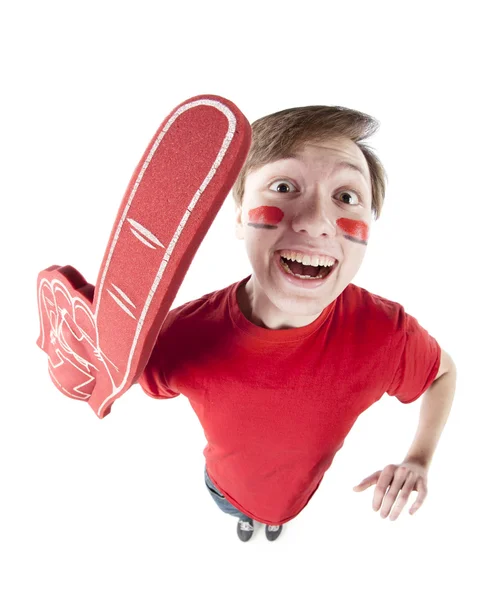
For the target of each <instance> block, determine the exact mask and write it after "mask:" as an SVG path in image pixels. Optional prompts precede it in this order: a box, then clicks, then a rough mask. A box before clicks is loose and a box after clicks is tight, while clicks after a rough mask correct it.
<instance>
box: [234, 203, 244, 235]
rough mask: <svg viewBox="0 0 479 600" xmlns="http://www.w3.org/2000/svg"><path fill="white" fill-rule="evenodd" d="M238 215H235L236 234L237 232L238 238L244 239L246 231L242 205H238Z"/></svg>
mask: <svg viewBox="0 0 479 600" xmlns="http://www.w3.org/2000/svg"><path fill="white" fill-rule="evenodd" d="M235 211H236V216H235V234H236V238H237V239H238V240H244V231H243V221H242V218H241V216H242V212H243V210H242V207H241V206H239V207H238V206H237V207H236V209H235Z"/></svg>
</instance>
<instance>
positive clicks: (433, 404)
mask: <svg viewBox="0 0 479 600" xmlns="http://www.w3.org/2000/svg"><path fill="white" fill-rule="evenodd" d="M455 389H456V369H455V368H453V369H452V370H450V371H448V372H447V373H444V374H443V375H441V377H439V378H438V379H436V381H434V382H433V383H432V385H431V386H430V387H429V388H428V390H427V391H426V392H425V394H424V396H423V399H422V404H421V412H420V415H419V425H418V428H417V431H416V435H415V437H414V441H413V443H412V445H411V447H410V448H409V451H408V453H407V455H406V458H405V459H404V462H408V461H415V462H419V463H421V464H422V465H423V466H425V467H429V465H430V464H431V461H432V456H433V454H434V451H435V449H436V446H437V443H438V441H439V437H440V436H441V433H442V430H443V429H444V425H445V424H446V421H447V418H448V417H449V413H450V410H451V406H452V401H453V399H454V392H455Z"/></svg>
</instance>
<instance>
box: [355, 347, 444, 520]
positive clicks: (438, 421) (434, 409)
mask: <svg viewBox="0 0 479 600" xmlns="http://www.w3.org/2000/svg"><path fill="white" fill-rule="evenodd" d="M455 388H456V367H455V365H454V363H453V361H452V359H451V357H450V356H449V355H448V354H447V353H446V352H444V350H442V349H441V363H440V365H439V370H438V372H437V375H436V378H435V379H434V381H433V382H432V384H431V385H430V387H429V388H428V390H427V391H426V393H425V394H424V397H423V400H422V404H421V413H420V417H419V425H418V429H417V432H416V436H415V438H414V441H413V443H412V445H411V447H410V448H409V451H408V453H407V454H406V458H405V459H404V461H403V462H402V463H401V464H399V465H388V466H387V467H385V468H384V469H383V470H382V471H376V472H375V473H373V474H372V475H370V476H369V477H366V479H364V480H363V481H361V483H360V484H359V485H357V486H355V487H354V488H353V490H354V491H356V492H362V491H363V490H365V489H367V488H368V487H370V486H371V485H374V484H376V489H375V490H374V497H373V510H375V511H378V510H379V509H380V508H381V504H382V509H381V517H383V518H386V517H387V516H388V514H389V511H390V510H391V507H392V505H393V504H394V503H395V505H394V509H393V511H392V512H391V516H390V519H391V521H394V520H395V519H397V517H398V516H399V514H400V512H401V510H402V509H403V508H404V506H405V505H406V502H407V500H408V498H409V494H410V493H411V492H412V491H417V492H419V493H418V496H417V498H416V500H415V502H414V504H413V505H412V506H411V508H410V509H409V513H410V514H411V515H412V514H413V513H414V512H415V511H416V510H417V509H418V508H419V507H420V506H421V505H422V503H423V502H424V499H425V498H426V495H427V472H428V469H429V466H430V464H431V460H432V456H433V453H434V451H435V449H436V446H437V443H438V441H439V437H440V435H441V433H442V430H443V429H444V425H445V424H446V421H447V418H448V416H449V412H450V410H451V405H452V400H453V398H454V391H455ZM398 494H399V496H398ZM396 499H397V501H396Z"/></svg>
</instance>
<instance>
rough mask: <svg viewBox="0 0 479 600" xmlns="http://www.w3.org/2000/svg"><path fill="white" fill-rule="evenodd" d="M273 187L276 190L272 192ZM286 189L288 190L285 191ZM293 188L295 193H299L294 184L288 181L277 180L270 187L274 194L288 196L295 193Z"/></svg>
mask: <svg viewBox="0 0 479 600" xmlns="http://www.w3.org/2000/svg"><path fill="white" fill-rule="evenodd" d="M273 186H275V188H274V190H271V188H272V187H273ZM285 188H287V189H285ZM291 188H294V190H295V191H298V190H297V189H296V188H295V187H294V185H293V184H292V183H290V182H289V181H287V180H286V179H277V180H276V181H274V182H273V183H272V184H271V185H270V186H269V188H268V189H269V190H271V191H273V192H279V193H280V194H287V193H288V192H292V191H293V190H292V189H291Z"/></svg>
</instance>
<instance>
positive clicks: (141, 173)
mask: <svg viewBox="0 0 479 600" xmlns="http://www.w3.org/2000/svg"><path fill="white" fill-rule="evenodd" d="M250 143H251V126H250V124H249V123H248V121H247V119H246V117H245V116H244V115H243V114H242V113H241V112H240V111H239V109H238V108H237V107H236V106H235V105H234V104H233V103H232V102H230V101H229V100H226V99H225V98H221V97H220V96H210V95H206V96H205V95H202V96H195V97H193V98H190V99H189V100H186V101H185V102H183V103H182V104H180V105H179V106H177V107H176V108H175V109H174V110H173V111H172V112H171V113H170V114H169V115H168V116H167V117H166V119H165V120H164V121H163V123H162V125H161V126H160V128H159V129H158V131H157V132H156V134H155V136H154V137H153V139H152V140H151V142H150V144H149V146H148V148H147V149H146V151H145V153H144V154H143V157H142V159H141V161H140V163H139V164H138V167H137V168H136V170H135V172H134V174H133V176H132V178H131V180H130V183H129V186H128V188H127V191H126V193H125V195H124V197H123V201H122V204H121V206H120V208H119V210H118V213H117V217H116V221H115V223H114V225H113V229H112V232H111V235H110V239H109V242H108V246H107V248H106V251H105V254H104V256H103V261H102V266H101V269H100V274H99V276H98V279H97V284H96V285H95V286H93V285H92V284H89V283H88V282H87V281H86V280H85V278H84V277H83V276H82V275H81V274H80V273H79V272H78V271H77V270H76V269H74V268H73V267H71V266H70V265H67V266H65V267H59V266H57V265H53V266H52V267H50V268H48V269H44V270H43V271H41V272H40V273H39V275H38V287H37V301H38V308H39V314H40V337H39V338H38V341H37V344H38V345H39V346H40V348H41V349H42V350H44V351H45V352H46V353H47V355H48V359H49V361H48V365H49V373H50V377H51V378H52V380H53V382H54V384H55V385H56V386H57V388H58V389H59V390H60V391H61V392H62V393H63V394H65V395H66V396H69V397H71V398H76V399H80V400H84V401H86V402H88V404H89V405H90V406H91V408H92V409H93V410H94V411H95V413H96V414H97V416H98V417H99V418H103V417H104V416H105V415H107V414H108V413H109V412H110V408H111V405H112V404H113V402H114V401H115V399H116V398H118V397H119V396H121V395H122V394H123V393H124V392H126V391H127V390H128V388H129V387H131V385H133V383H135V382H136V381H137V380H138V377H139V376H140V375H141V373H142V372H143V370H144V368H145V365H146V364H147V362H148V359H149V357H150V355H151V352H152V350H153V347H154V345H155V342H156V338H157V336H158V333H159V331H160V329H161V326H162V323H163V321H164V319H165V318H166V315H167V313H168V311H169V309H170V306H171V304H172V302H173V300H174V298H175V296H176V294H177V292H178V289H179V287H180V285H181V283H182V281H183V279H184V276H185V274H186V272H187V270H188V267H189V265H190V263H191V262H192V260H193V257H194V255H195V253H196V251H197V249H198V247H199V244H200V243H201V241H202V239H203V238H204V236H205V234H206V232H207V230H208V228H209V227H210V225H211V223H212V221H213V219H214V217H215V216H216V213H217V212H218V211H219V209H220V207H221V205H222V204H223V201H224V199H225V198H226V195H227V194H228V191H229V190H230V189H231V188H232V187H233V184H234V182H235V179H236V178H237V176H238V174H239V172H240V170H241V168H242V166H243V163H244V162H245V160H246V156H247V153H248V150H249V147H250ZM72 210H75V207H73V208H72ZM78 210H82V207H81V205H80V207H79V208H78ZM65 226H67V227H68V223H66V224H65ZM86 237H88V236H86Z"/></svg>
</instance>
